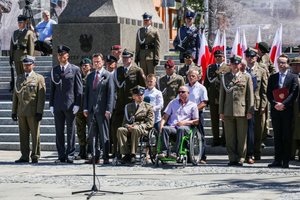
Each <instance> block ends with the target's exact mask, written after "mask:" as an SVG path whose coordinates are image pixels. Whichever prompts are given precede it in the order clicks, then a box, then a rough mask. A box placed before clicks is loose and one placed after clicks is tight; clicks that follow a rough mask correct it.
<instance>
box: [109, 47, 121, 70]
mask: <svg viewBox="0 0 300 200" xmlns="http://www.w3.org/2000/svg"><path fill="white" fill-rule="evenodd" d="M110 54H111V55H112V56H114V57H115V58H116V59H117V66H118V67H120V66H123V62H122V47H121V45H118V44H116V45H113V46H112V47H111V48H110Z"/></svg>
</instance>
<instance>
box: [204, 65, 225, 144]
mask: <svg viewBox="0 0 300 200" xmlns="http://www.w3.org/2000/svg"><path fill="white" fill-rule="evenodd" d="M229 71H230V68H229V66H228V65H226V63H224V62H223V63H221V64H211V65H209V66H208V68H207V70H206V78H205V80H204V86H205V87H206V89H207V92H208V101H209V110H210V119H211V128H212V135H213V146H218V145H219V144H221V143H222V142H223V143H224V142H225V141H224V140H225V130H224V126H223V134H222V140H223V141H221V140H220V130H219V121H220V120H219V94H220V81H221V77H222V76H223V75H224V74H225V73H227V72H229ZM222 124H223V122H222Z"/></svg>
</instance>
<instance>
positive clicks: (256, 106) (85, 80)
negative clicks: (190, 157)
mask: <svg viewBox="0 0 300 200" xmlns="http://www.w3.org/2000/svg"><path fill="white" fill-rule="evenodd" d="M48 14H49V13H48V12H43V15H44V18H45V21H47V19H48V18H47V16H48ZM194 16H195V14H194V13H193V12H190V11H188V12H187V13H186V14H185V22H186V24H185V25H184V26H182V27H181V28H179V30H178V34H177V36H176V39H175V40H174V47H175V50H177V51H179V52H180V55H179V59H180V61H181V63H182V66H181V67H180V69H179V70H178V72H177V71H176V64H175V62H174V61H173V60H172V59H169V60H167V61H166V62H165V63H164V67H165V75H164V76H162V77H157V76H156V74H155V67H156V66H157V65H158V64H159V59H160V55H159V52H160V38H159V33H158V31H157V29H156V28H155V27H153V26H152V16H151V15H150V14H148V13H145V14H144V15H143V16H142V17H143V22H144V23H143V25H144V26H143V27H142V28H140V29H139V30H138V32H137V37H136V49H135V53H134V52H132V51H130V50H128V49H126V48H122V47H121V45H113V44H112V47H111V49H110V50H111V51H110V54H109V55H106V56H104V55H102V54H101V53H98V52H96V53H94V54H93V55H91V57H90V58H88V57H86V58H83V59H82V60H81V62H80V66H79V67H78V66H76V65H74V64H71V63H70V62H69V56H70V54H72V50H71V49H70V48H69V47H68V46H66V45H60V46H58V47H57V52H58V55H57V59H58V62H59V65H57V66H54V67H53V68H52V70H51V89H50V100H49V106H50V111H51V113H52V114H53V116H54V120H55V130H56V147H57V151H58V159H57V160H56V161H55V162H56V163H65V162H66V163H73V162H74V159H85V163H86V164H92V163H93V160H92V158H91V157H90V156H89V155H90V154H91V153H92V152H93V151H95V152H94V153H95V154H94V155H95V162H96V163H97V164H99V163H101V162H100V160H101V159H103V162H102V164H110V158H117V159H118V160H119V162H120V163H121V164H134V163H136V154H137V148H138V142H139V138H140V137H141V136H143V135H147V134H148V132H149V131H150V130H151V129H152V128H153V127H154V128H155V129H156V130H157V131H158V132H159V133H161V138H160V139H161V145H162V146H161V148H160V149H161V152H158V157H159V158H165V157H169V158H174V159H177V160H178V162H180V159H179V158H180V155H179V145H180V142H181V139H182V137H183V136H184V135H185V134H187V132H188V131H189V129H190V127H191V126H196V127H197V128H198V129H199V132H200V133H201V140H202V141H203V143H204V144H205V131H204V116H203V111H204V109H205V108H206V107H207V106H209V108H210V117H211V124H212V135H213V143H212V146H213V147H214V146H219V145H223V146H226V149H227V152H228V157H229V163H228V165H229V166H243V164H244V163H245V162H247V163H248V164H253V163H255V161H257V160H260V159H261V153H262V150H261V149H262V144H263V142H264V140H265V138H266V137H267V136H268V134H269V133H268V131H269V129H268V126H269V124H268V121H269V111H271V112H270V113H271V118H272V125H273V133H274V147H275V159H274V162H272V163H271V164H269V165H268V166H269V167H283V168H288V167H289V161H290V160H291V159H295V156H296V152H298V155H297V156H298V159H299V160H300V158H299V154H300V148H299V147H300V135H299V133H300V131H299V125H298V126H297V123H298V122H299V118H300V101H299V95H298V93H299V82H300V77H299V75H300V57H296V58H294V59H292V61H289V58H288V57H287V56H286V55H284V54H283V55H280V56H279V58H278V59H277V60H276V62H277V63H278V66H279V72H275V69H274V65H273V63H272V62H271V61H270V57H269V55H268V51H269V47H268V45H267V44H266V43H265V42H261V43H259V45H258V49H254V48H248V49H247V50H246V51H245V52H244V53H245V56H246V58H245V59H242V58H241V57H240V56H238V55H234V56H232V57H230V62H229V63H226V60H225V57H224V52H223V51H222V50H217V51H215V52H214V64H211V65H209V66H208V68H207V70H206V74H205V75H203V71H202V67H201V66H197V65H196V64H195V61H196V60H197V55H198V51H199V48H200V40H199V38H200V36H199V31H197V28H196V27H195V25H194V24H193V21H194ZM22 17H23V16H20V17H19V18H18V22H19V23H18V24H19V30H17V31H15V33H14V35H13V37H12V44H11V45H12V48H11V62H14V63H15V65H16V71H17V75H18V76H17V79H16V84H15V89H14V94H13V110H12V119H13V120H15V121H19V132H20V144H21V154H22V156H21V157H20V159H18V160H16V162H18V163H19V162H29V161H30V157H31V161H32V162H33V163H37V162H38V159H39V157H40V139H39V138H40V131H39V125H40V121H41V120H42V116H43V109H44V105H45V80H44V77H43V76H41V75H39V74H38V73H35V72H34V70H33V69H34V62H35V59H34V57H33V56H32V55H31V54H30V53H29V52H31V51H29V50H28V49H30V48H29V46H30V45H31V39H30V38H31V36H30V34H29V33H28V32H29V30H26V28H25V26H23V23H24V18H22ZM40 26H42V25H40ZM24 30H25V32H26V33H23V32H22V33H21V32H20V31H24ZM39 32H40V31H39ZM40 33H42V32H40ZM17 34H18V35H17ZM22 34H23V35H25V37H24V38H23V39H22V40H21V39H17V40H16V39H15V38H19V37H21V36H19V35H22ZM47 38H49V39H50V38H51V36H47V37H45V40H47ZM17 50H19V51H22V57H19V55H18V56H17V54H16V52H15V51H17ZM20 55H21V54H20ZM23 55H25V56H23ZM18 63H19V64H18ZM203 77H205V78H203ZM220 120H221V124H222V129H221V130H222V134H220V125H219V124H220ZM65 125H66V127H67V128H66V130H65ZM86 130H88V131H86ZM65 132H66V135H67V137H66V141H65ZM76 132H77V136H78V143H79V145H80V151H79V154H76V153H75V133H76ZM30 134H31V137H32V150H31V155H29V154H30V148H29V135H30ZM171 135H175V136H176V141H175V142H176V143H175V151H174V152H172V151H170V149H169V143H170V136H171ZM65 144H67V145H65ZM94 149H95V150H94ZM296 150H297V151H296ZM101 152H102V154H101ZM200 152H201V155H199V157H200V158H201V159H199V163H201V164H205V163H206V162H207V157H206V154H205V145H204V147H203V150H201V151H200ZM101 155H102V157H101Z"/></svg>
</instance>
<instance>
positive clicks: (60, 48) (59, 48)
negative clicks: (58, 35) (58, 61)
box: [57, 45, 71, 53]
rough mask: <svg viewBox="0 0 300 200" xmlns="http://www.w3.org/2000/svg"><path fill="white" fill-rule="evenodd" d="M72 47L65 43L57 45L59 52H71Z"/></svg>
mask: <svg viewBox="0 0 300 200" xmlns="http://www.w3.org/2000/svg"><path fill="white" fill-rule="evenodd" d="M70 50H71V49H70V48H69V47H67V46H65V45H59V46H58V47H57V53H69V52H70Z"/></svg>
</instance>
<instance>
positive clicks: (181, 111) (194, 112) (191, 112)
mask: <svg viewBox="0 0 300 200" xmlns="http://www.w3.org/2000/svg"><path fill="white" fill-rule="evenodd" d="M165 113H166V114H167V115H169V119H168V121H167V125H168V126H174V127H175V126H176V124H177V123H178V122H180V121H186V120H194V119H199V112H198V108H197V104H196V103H194V102H192V101H190V100H189V101H188V102H187V103H186V104H184V105H183V104H181V103H180V100H179V99H173V100H172V101H171V102H170V103H169V104H168V106H167V107H166V109H165Z"/></svg>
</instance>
